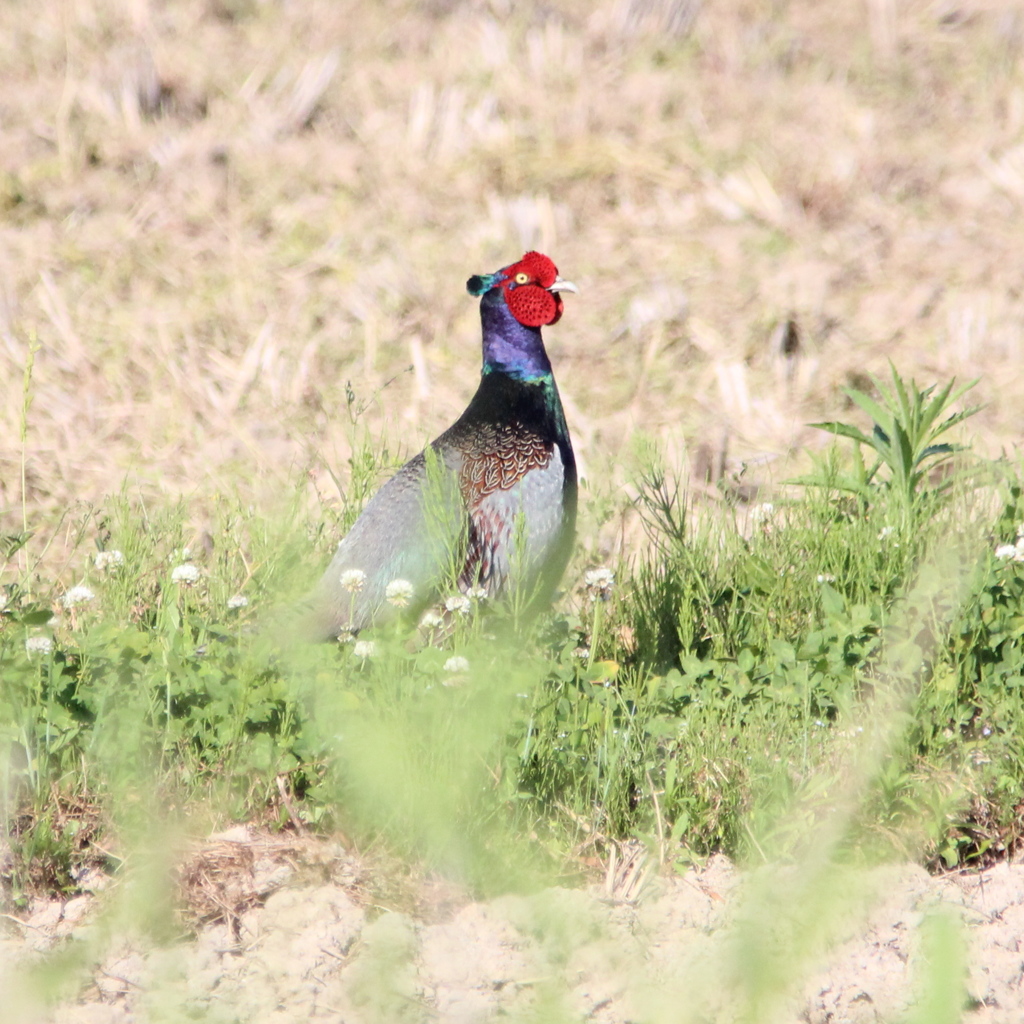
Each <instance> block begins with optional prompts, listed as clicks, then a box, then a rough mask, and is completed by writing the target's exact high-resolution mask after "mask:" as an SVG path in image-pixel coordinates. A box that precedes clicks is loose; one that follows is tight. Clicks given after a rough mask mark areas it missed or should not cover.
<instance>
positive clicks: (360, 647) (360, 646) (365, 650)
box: [352, 640, 377, 658]
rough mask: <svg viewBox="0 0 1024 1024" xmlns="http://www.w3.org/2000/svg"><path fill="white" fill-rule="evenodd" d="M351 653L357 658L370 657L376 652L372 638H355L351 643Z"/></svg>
mask: <svg viewBox="0 0 1024 1024" xmlns="http://www.w3.org/2000/svg"><path fill="white" fill-rule="evenodd" d="M352 653H353V654H354V655H355V656H356V657H357V658H372V657H373V656H374V655H375V654H376V653H377V645H376V644H375V643H374V642H373V641H372V640H357V641H356V642H355V643H354V644H353V645H352Z"/></svg>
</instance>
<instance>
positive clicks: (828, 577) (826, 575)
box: [818, 572, 836, 583]
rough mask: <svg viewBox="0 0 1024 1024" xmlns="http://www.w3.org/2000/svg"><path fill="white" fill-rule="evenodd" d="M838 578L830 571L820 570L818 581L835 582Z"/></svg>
mask: <svg viewBox="0 0 1024 1024" xmlns="http://www.w3.org/2000/svg"><path fill="white" fill-rule="evenodd" d="M835 581H836V578H835V576H833V575H832V573H830V572H819V573H818V582H819V583H835Z"/></svg>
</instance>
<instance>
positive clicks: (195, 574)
mask: <svg viewBox="0 0 1024 1024" xmlns="http://www.w3.org/2000/svg"><path fill="white" fill-rule="evenodd" d="M198 579H199V570H198V569H197V568H196V567H195V566H194V565H192V564H191V563H189V562H185V563H184V564H182V565H176V566H175V567H174V568H173V569H172V570H171V582H172V583H184V584H185V586H186V587H190V586H192V584H193V583H195V582H197V581H198Z"/></svg>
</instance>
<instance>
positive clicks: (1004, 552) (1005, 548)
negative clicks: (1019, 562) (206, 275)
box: [996, 544, 1017, 558]
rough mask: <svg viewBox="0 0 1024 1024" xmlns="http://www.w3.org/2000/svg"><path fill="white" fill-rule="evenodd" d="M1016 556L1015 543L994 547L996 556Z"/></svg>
mask: <svg viewBox="0 0 1024 1024" xmlns="http://www.w3.org/2000/svg"><path fill="white" fill-rule="evenodd" d="M1016 557H1017V545H1016V544H1000V545H999V547H997V548H996V558H1016Z"/></svg>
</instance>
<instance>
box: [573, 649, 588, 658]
mask: <svg viewBox="0 0 1024 1024" xmlns="http://www.w3.org/2000/svg"><path fill="white" fill-rule="evenodd" d="M572 656H573V657H574V658H579V660H580V661H586V660H587V658H589V657H590V648H589V647H577V648H576V649H575V650H574V651H573V652H572Z"/></svg>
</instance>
